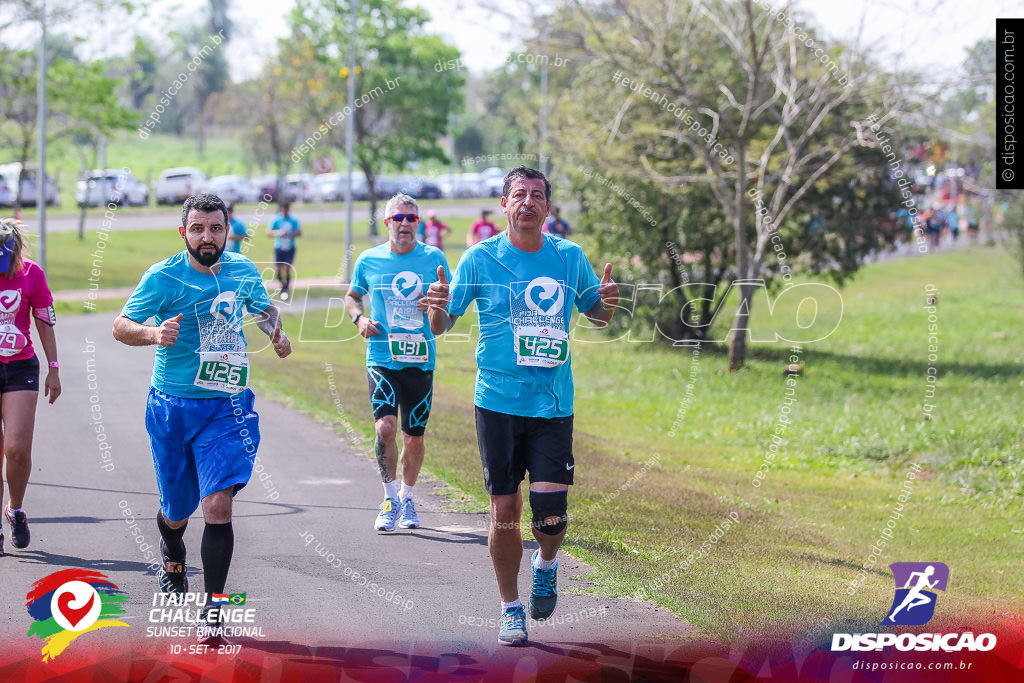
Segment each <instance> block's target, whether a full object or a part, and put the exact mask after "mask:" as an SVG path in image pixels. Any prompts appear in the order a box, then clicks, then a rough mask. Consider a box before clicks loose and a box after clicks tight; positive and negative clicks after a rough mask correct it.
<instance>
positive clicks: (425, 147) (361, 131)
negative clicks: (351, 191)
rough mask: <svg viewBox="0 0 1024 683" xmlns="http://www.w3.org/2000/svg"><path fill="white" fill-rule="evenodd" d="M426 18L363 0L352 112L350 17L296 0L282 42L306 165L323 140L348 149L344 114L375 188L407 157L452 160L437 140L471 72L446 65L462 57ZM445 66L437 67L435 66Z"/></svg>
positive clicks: (373, 227)
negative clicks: (348, 105)
mask: <svg viewBox="0 0 1024 683" xmlns="http://www.w3.org/2000/svg"><path fill="white" fill-rule="evenodd" d="M427 21H429V15H428V14H427V13H426V11H425V10H423V9H420V8H418V7H412V8H410V7H405V6H403V5H402V4H401V3H400V2H399V0H366V1H364V2H360V3H359V7H358V12H357V19H356V36H357V37H356V59H357V64H358V65H359V67H358V68H357V70H356V73H355V74H351V77H352V78H354V79H355V91H356V99H357V102H358V103H359V106H357V107H356V108H355V109H354V110H353V111H352V112H350V113H346V111H345V108H346V102H347V86H348V78H349V77H350V74H349V73H348V63H349V45H350V28H351V26H350V17H349V5H348V3H347V2H343V1H342V0H325V1H323V2H319V1H318V2H314V1H313V0H298V1H297V2H296V4H295V7H294V9H293V10H292V13H291V18H290V23H291V32H290V34H289V36H288V37H287V38H285V39H283V40H282V41H281V54H280V62H279V64H280V66H281V67H282V69H283V70H284V73H285V74H286V76H287V79H286V80H287V82H288V84H289V89H288V91H287V93H286V95H287V96H288V97H292V98H294V100H293V101H294V102H295V103H296V104H295V110H294V112H293V115H294V116H295V119H296V121H297V122H298V123H300V124H302V125H304V126H305V127H306V130H307V131H308V132H307V133H306V135H305V136H303V137H305V138H306V140H307V142H308V141H310V139H311V138H312V144H306V143H301V142H300V144H299V146H298V147H297V148H296V150H295V154H294V157H295V159H294V160H297V161H302V160H305V157H306V156H307V155H309V154H311V153H313V148H315V147H316V146H318V145H328V146H331V147H336V148H343V147H344V141H345V118H346V116H352V117H353V124H354V131H355V140H356V144H355V151H354V155H355V162H356V165H357V166H358V167H359V168H360V170H362V172H363V173H364V174H365V175H366V180H367V183H368V184H369V186H370V187H371V188H372V187H373V186H374V180H375V178H376V177H377V176H378V175H379V174H380V173H381V172H382V171H383V170H384V169H385V168H387V167H393V168H396V169H402V168H405V167H406V166H407V165H408V164H409V163H410V162H414V161H425V160H428V159H436V160H438V161H440V162H442V163H445V162H446V161H447V158H446V156H445V152H444V149H443V148H442V146H441V144H440V143H441V140H440V138H441V136H443V135H444V134H445V131H446V130H447V127H448V116H449V114H450V113H451V112H454V111H456V110H458V109H459V108H460V107H461V105H462V86H463V84H464V83H465V78H464V76H463V75H462V73H460V72H459V71H458V70H457V69H454V68H447V66H446V65H447V64H448V63H449V62H454V61H455V60H456V59H457V58H458V57H459V52H458V50H456V49H455V48H454V47H451V46H449V45H446V44H445V43H444V41H443V40H442V39H441V38H439V37H438V36H434V35H429V34H427V33H426V32H425V29H424V26H425V24H426V23H427ZM438 64H440V65H442V66H443V67H446V68H442V69H440V70H438V69H436V68H435V67H436V66H437V65H438ZM376 201H377V198H376V196H375V194H371V199H370V234H371V235H376V234H377V224H376Z"/></svg>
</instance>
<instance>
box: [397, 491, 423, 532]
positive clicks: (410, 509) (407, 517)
mask: <svg viewBox="0 0 1024 683" xmlns="http://www.w3.org/2000/svg"><path fill="white" fill-rule="evenodd" d="M398 526H400V527H402V528H403V529H419V528H420V518H419V516H418V515H417V514H416V504H415V503H413V502H412V498H406V499H405V500H404V501H402V514H401V515H400V516H399V517H398Z"/></svg>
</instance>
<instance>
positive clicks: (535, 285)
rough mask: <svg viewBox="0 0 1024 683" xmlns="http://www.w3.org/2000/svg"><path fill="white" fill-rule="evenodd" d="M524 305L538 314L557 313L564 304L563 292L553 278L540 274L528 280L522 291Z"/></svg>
mask: <svg viewBox="0 0 1024 683" xmlns="http://www.w3.org/2000/svg"><path fill="white" fill-rule="evenodd" d="M523 298H524V299H525V300H526V307H527V308H529V309H530V310H531V311H533V312H534V313H536V314H538V315H548V316H551V315H558V314H559V313H560V312H561V311H562V307H563V306H564V305H565V292H564V291H563V290H562V286H561V285H559V284H558V282H556V281H555V280H553V279H551V278H549V277H546V276H542V277H537V278H534V279H532V280H530V284H528V285H526V291H525V292H524V293H523Z"/></svg>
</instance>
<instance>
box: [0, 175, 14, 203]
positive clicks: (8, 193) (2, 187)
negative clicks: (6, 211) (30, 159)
mask: <svg viewBox="0 0 1024 683" xmlns="http://www.w3.org/2000/svg"><path fill="white" fill-rule="evenodd" d="M0 206H14V184H13V183H8V182H7V179H6V178H5V177H3V176H2V175H0Z"/></svg>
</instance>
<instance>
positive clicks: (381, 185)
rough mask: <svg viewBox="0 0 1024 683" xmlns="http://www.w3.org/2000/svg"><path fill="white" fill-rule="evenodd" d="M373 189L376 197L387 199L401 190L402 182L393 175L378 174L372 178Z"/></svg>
mask: <svg viewBox="0 0 1024 683" xmlns="http://www.w3.org/2000/svg"><path fill="white" fill-rule="evenodd" d="M373 190H374V194H376V195H377V199H389V198H390V197H392V196H394V195H396V194H398V193H399V192H401V191H402V183H401V181H400V180H399V179H398V178H396V177H394V176H389V175H379V176H377V177H376V178H374V179H373Z"/></svg>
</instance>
